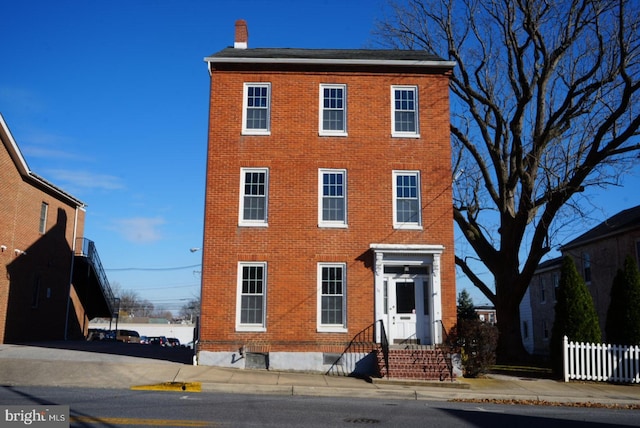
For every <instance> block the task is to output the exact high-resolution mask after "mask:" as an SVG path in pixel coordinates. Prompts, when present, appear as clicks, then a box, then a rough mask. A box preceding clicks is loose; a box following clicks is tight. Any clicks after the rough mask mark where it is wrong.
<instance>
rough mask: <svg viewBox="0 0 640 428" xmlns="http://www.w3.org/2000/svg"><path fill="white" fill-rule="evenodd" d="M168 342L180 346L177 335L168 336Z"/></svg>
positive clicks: (172, 345) (173, 345) (170, 344)
mask: <svg viewBox="0 0 640 428" xmlns="http://www.w3.org/2000/svg"><path fill="white" fill-rule="evenodd" d="M167 343H168V345H169V346H171V347H179V346H180V341H179V340H178V339H176V338H175V337H167Z"/></svg>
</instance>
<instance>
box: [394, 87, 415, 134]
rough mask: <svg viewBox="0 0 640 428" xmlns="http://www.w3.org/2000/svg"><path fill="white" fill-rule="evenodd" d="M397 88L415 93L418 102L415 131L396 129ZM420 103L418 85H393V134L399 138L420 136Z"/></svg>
mask: <svg viewBox="0 0 640 428" xmlns="http://www.w3.org/2000/svg"><path fill="white" fill-rule="evenodd" d="M397 89H400V90H404V91H407V90H411V91H413V93H414V94H415V103H416V110H415V112H416V131H415V132H399V131H396V115H395V113H396V102H395V101H396V98H395V91H396V90H397ZM419 118H420V104H419V103H418V87H417V86H407V85H394V86H391V136H392V137H397V138H420V120H419Z"/></svg>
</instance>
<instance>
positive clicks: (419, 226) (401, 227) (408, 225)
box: [393, 224, 422, 230]
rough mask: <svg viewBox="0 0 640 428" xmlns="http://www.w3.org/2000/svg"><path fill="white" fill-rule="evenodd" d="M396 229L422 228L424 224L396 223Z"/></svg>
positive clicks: (394, 226)
mask: <svg viewBox="0 0 640 428" xmlns="http://www.w3.org/2000/svg"><path fill="white" fill-rule="evenodd" d="M393 228H394V229H398V230H422V225H420V224H394V225H393Z"/></svg>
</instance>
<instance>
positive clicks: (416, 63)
mask: <svg viewBox="0 0 640 428" xmlns="http://www.w3.org/2000/svg"><path fill="white" fill-rule="evenodd" d="M204 60H205V61H206V62H208V63H209V64H215V63H226V64H229V63H245V64H256V63H257V64H326V65H393V66H403V67H429V68H453V67H455V65H456V62H455V61H420V60H391V59H390V60H380V59H321V58H248V57H211V56H210V57H205V59H204Z"/></svg>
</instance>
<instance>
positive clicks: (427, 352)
mask: <svg viewBox="0 0 640 428" xmlns="http://www.w3.org/2000/svg"><path fill="white" fill-rule="evenodd" d="M378 367H379V372H380V375H381V377H386V378H387V379H407V380H430V381H453V380H455V374H453V373H452V370H451V356H450V355H449V354H448V353H446V352H445V350H443V349H441V348H433V347H427V346H420V345H406V346H401V347H397V346H392V347H390V348H389V371H388V373H387V372H386V368H385V367H384V357H383V355H382V351H381V350H379V351H378Z"/></svg>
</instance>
